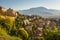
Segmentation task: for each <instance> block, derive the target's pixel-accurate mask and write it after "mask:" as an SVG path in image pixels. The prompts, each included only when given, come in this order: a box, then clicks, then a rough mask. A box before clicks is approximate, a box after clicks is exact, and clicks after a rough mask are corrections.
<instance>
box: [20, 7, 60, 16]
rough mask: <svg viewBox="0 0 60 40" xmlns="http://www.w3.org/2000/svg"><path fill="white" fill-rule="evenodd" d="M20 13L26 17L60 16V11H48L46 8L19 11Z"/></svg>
mask: <svg viewBox="0 0 60 40" xmlns="http://www.w3.org/2000/svg"><path fill="white" fill-rule="evenodd" d="M19 12H20V13H22V14H25V15H40V16H55V15H60V10H55V9H48V8H45V7H36V8H30V9H27V10H19Z"/></svg>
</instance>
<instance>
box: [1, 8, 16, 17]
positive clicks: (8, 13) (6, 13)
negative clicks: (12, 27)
mask: <svg viewBox="0 0 60 40" xmlns="http://www.w3.org/2000/svg"><path fill="white" fill-rule="evenodd" d="M0 15H4V16H12V17H15V16H17V13H16V12H15V11H14V10H13V9H11V8H9V9H7V10H6V9H5V8H3V7H0Z"/></svg>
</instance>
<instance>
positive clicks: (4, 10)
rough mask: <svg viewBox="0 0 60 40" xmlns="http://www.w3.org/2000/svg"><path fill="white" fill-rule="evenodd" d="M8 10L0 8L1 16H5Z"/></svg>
mask: <svg viewBox="0 0 60 40" xmlns="http://www.w3.org/2000/svg"><path fill="white" fill-rule="evenodd" d="M5 14H6V9H5V8H3V7H1V6H0V15H5Z"/></svg>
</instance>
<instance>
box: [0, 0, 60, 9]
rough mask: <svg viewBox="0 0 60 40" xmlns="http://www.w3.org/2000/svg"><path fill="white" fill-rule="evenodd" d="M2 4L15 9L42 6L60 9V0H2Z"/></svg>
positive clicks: (0, 1) (0, 3) (0, 2)
mask: <svg viewBox="0 0 60 40" xmlns="http://www.w3.org/2000/svg"><path fill="white" fill-rule="evenodd" d="M0 6H3V7H5V8H13V9H15V10H23V9H29V8H32V7H40V6H43V7H46V8H50V9H59V10H60V0H0Z"/></svg>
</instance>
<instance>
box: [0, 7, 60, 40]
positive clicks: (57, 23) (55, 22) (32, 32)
mask: <svg viewBox="0 0 60 40" xmlns="http://www.w3.org/2000/svg"><path fill="white" fill-rule="evenodd" d="M0 15H2V16H4V17H6V16H7V17H15V19H14V21H15V24H16V30H18V31H19V30H20V29H22V30H26V31H27V32H28V34H29V40H33V39H35V38H37V37H43V35H47V33H46V31H47V32H55V31H56V32H58V31H60V19H59V18H43V17H41V16H38V15H23V14H20V13H19V12H16V11H14V10H13V9H11V8H9V9H5V8H4V7H0ZM15 24H14V25H13V28H14V27H15ZM1 25H4V24H1ZM16 30H15V31H16ZM45 30H46V31H45ZM15 31H13V32H14V33H15ZM16 32H17V31H16ZM14 33H13V34H10V33H9V35H15V36H16V34H14ZM17 35H18V34H17ZM23 40H24V39H23ZM26 40H27V39H26Z"/></svg>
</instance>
